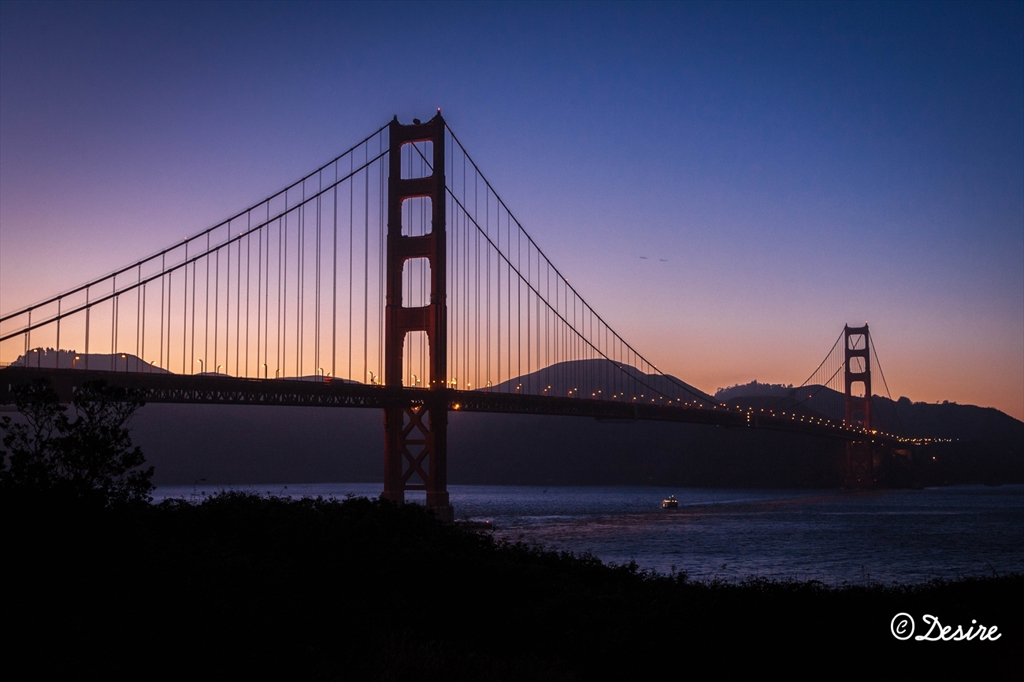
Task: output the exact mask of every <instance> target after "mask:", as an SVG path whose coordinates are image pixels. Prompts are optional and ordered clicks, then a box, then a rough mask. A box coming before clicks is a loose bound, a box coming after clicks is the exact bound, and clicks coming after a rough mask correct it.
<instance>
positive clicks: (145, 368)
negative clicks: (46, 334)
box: [11, 348, 170, 374]
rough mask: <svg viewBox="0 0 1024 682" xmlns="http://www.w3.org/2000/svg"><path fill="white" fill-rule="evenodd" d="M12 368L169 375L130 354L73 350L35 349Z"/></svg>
mask: <svg viewBox="0 0 1024 682" xmlns="http://www.w3.org/2000/svg"><path fill="white" fill-rule="evenodd" d="M11 366H12V367H48V368H53V369H58V368H59V369H99V370H105V371H108V372H146V373H153V374H170V372H168V371H167V370H165V369H161V368H160V367H157V366H156V365H151V364H150V363H148V362H144V361H143V360H140V359H139V358H138V357H136V356H134V355H132V354H131V353H114V354H113V355H111V354H109V353H107V354H103V353H77V352H75V351H73V350H55V349H53V348H35V349H33V350H30V351H29V352H28V353H26V354H25V355H20V356H18V359H17V360H15V361H14V362H12V363H11Z"/></svg>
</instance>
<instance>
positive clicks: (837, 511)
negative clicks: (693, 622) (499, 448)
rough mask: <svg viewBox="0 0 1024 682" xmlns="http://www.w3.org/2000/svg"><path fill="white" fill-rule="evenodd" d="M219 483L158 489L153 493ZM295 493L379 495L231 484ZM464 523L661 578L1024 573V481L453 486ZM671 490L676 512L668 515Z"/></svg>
mask: <svg viewBox="0 0 1024 682" xmlns="http://www.w3.org/2000/svg"><path fill="white" fill-rule="evenodd" d="M222 489H225V488H214V487H208V488H199V489H196V488H193V487H192V486H177V487H174V486H166V487H161V488H158V489H157V491H156V493H155V495H154V498H155V499H156V500H157V501H159V500H160V499H163V498H166V497H183V498H185V499H189V498H193V499H201V498H202V496H203V494H204V493H205V494H212V493H213V492H216V491H217V490H222ZM226 489H229V490H246V491H250V492H255V493H260V494H274V495H288V496H291V497H304V496H310V497H316V496H324V497H332V496H333V497H336V498H339V499H341V498H344V497H345V496H346V495H355V496H363V497H375V496H377V495H379V494H380V491H381V484H379V483H374V484H361V483H352V484H345V483H333V484H302V485H289V486H283V485H276V486H267V485H261V486H227V487H226ZM449 491H450V494H451V499H452V504H453V506H454V507H455V513H456V516H457V518H459V519H470V520H490V521H492V522H493V523H494V524H495V526H496V530H495V532H494V536H495V537H496V538H503V539H508V540H513V541H514V540H522V541H525V542H528V543H534V544H538V545H540V546H542V547H544V548H547V549H554V550H560V551H561V550H565V551H571V552H575V553H584V552H589V553H591V554H593V555H594V556H596V557H598V558H599V559H601V560H602V561H604V562H611V563H616V564H622V563H626V562H629V561H636V563H637V564H638V565H639V566H640V567H641V568H643V569H650V570H655V571H658V572H660V573H670V572H672V571H679V572H685V573H686V574H688V575H689V576H690V577H691V578H701V579H706V578H716V577H717V578H723V579H727V580H742V579H744V578H750V577H757V576H764V577H770V578H777V579H796V580H820V581H822V582H825V583H827V584H841V583H844V582H848V583H867V582H886V583H888V582H893V581H895V582H899V583H920V582H926V581H928V580H932V579H936V578H943V579H955V578H958V577H962V576H983V575H993V574H1005V573H1010V572H1024V485H1006V486H1000V487H986V486H953V487H946V488H929V489H925V490H877V491H840V490H815V491H807V490H718V489H710V490H709V489H675V490H666V489H662V488H651V487H644V486H635V487H631V486H614V487H549V488H542V487H535V486H450V488H449ZM669 493H673V494H675V496H676V497H677V498H678V499H679V508H678V509H677V510H662V509H661V504H660V503H661V499H662V498H663V497H665V496H667V495H668V494H669Z"/></svg>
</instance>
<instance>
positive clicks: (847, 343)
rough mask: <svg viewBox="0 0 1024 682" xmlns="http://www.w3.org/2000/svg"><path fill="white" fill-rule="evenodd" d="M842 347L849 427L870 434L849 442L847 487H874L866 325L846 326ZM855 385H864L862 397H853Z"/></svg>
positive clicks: (869, 350) (868, 346)
mask: <svg viewBox="0 0 1024 682" xmlns="http://www.w3.org/2000/svg"><path fill="white" fill-rule="evenodd" d="M862 342H863V343H862ZM843 347H844V349H845V360H844V364H843V375H844V378H845V382H844V383H845V386H846V391H845V393H846V400H845V404H846V426H847V427H848V428H863V429H864V430H865V431H866V432H868V433H866V434H865V438H864V440H860V441H847V443H846V485H848V486H855V487H862V486H871V485H873V484H874V482H875V448H874V443H873V440H872V438H871V434H870V431H871V337H870V336H869V332H868V325H867V323H866V322H865V323H864V326H863V327H851V326H850V325H846V327H845V329H844V332H843ZM856 384H861V385H862V386H863V391H864V392H863V396H860V395H854V392H853V388H854V386H855V385H856Z"/></svg>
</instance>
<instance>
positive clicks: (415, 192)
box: [383, 111, 454, 521]
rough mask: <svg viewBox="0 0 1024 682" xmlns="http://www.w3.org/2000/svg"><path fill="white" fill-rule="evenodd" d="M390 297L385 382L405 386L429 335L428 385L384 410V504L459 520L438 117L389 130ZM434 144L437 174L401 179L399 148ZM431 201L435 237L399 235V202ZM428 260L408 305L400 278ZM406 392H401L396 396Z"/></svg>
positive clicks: (395, 123) (441, 122)
mask: <svg viewBox="0 0 1024 682" xmlns="http://www.w3.org/2000/svg"><path fill="white" fill-rule="evenodd" d="M388 136H389V139H390V150H389V159H388V161H389V168H388V234H387V271H386V280H387V285H386V287H387V298H386V304H385V321H384V383H385V385H386V386H388V387H390V388H394V389H401V387H402V365H403V359H404V354H405V339H406V336H407V335H408V334H409V333H410V332H418V331H422V332H426V335H427V344H428V348H429V368H430V385H429V386H428V390H426V391H424V392H423V393H424V395H423V398H422V399H419V398H415V399H412V400H406V399H405V398H403V399H402V400H401V401H399V404H398V405H394V406H389V407H387V408H385V409H384V493H383V497H384V499H388V500H392V501H394V502H397V503H399V504H401V503H404V502H405V491H407V490H425V491H426V493H427V500H426V501H427V507H428V508H430V509H432V510H434V512H435V514H437V515H438V516H439V517H440V518H442V519H445V520H448V521H451V520H453V518H454V514H453V511H452V506H451V504H450V502H449V500H448V471H447V454H448V453H447V445H448V442H447V441H448V405H447V400H446V397H445V392H446V380H447V377H448V366H447V364H448V339H447V334H448V299H447V291H446V283H447V269H446V263H445V253H446V251H445V245H446V239H445V224H446V215H445V176H444V168H445V165H444V151H445V144H444V142H445V123H444V119H443V118H441V112H440V111H439V112H438V113H437V115H436V116H434V118H433V119H431V120H430V121H427V122H426V123H419V122H418V121H417V122H416V123H414V124H412V125H402V124H400V123H399V122H398V117H397V116H396V117H395V118H394V119H393V120H392V121H391V124H390V126H389V128H388ZM415 142H431V143H432V147H433V158H432V159H431V160H430V163H431V166H432V170H433V172H432V173H431V174H430V175H427V176H425V177H421V178H403V177H402V146H403V145H406V144H412V143H415ZM416 197H426V198H428V199H429V200H430V205H431V229H430V232H429V233H427V234H424V235H420V236H409V235H405V234H402V232H403V225H402V204H403V202H404V201H405V200H407V199H413V198H416ZM414 258H424V259H426V261H427V263H428V265H429V267H430V303H429V304H428V305H425V306H419V307H406V306H405V305H403V301H402V273H403V270H404V268H405V264H406V262H407V261H408V260H410V259H414ZM398 393H401V394H402V395H405V393H403V392H401V391H396V394H398Z"/></svg>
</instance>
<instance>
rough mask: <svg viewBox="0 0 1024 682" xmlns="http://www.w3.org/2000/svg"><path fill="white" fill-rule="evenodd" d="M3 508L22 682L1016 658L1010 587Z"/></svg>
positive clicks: (318, 513)
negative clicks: (691, 574)
mask: <svg viewBox="0 0 1024 682" xmlns="http://www.w3.org/2000/svg"><path fill="white" fill-rule="evenodd" d="M0 511H2V513H3V517H2V518H3V520H4V527H5V530H7V531H8V532H7V539H8V543H7V548H8V552H6V555H5V572H6V580H5V584H6V586H7V588H8V593H9V596H10V595H14V594H17V595H18V597H19V598H18V599H8V600H7V601H6V604H7V606H8V608H6V609H5V611H4V616H3V617H4V619H5V622H6V624H7V625H8V626H9V628H8V629H9V630H10V631H12V632H14V633H15V637H14V638H13V639H10V640H7V642H6V643H7V644H8V645H9V647H8V649H7V650H8V651H9V652H12V653H13V655H14V657H15V659H18V658H22V659H24V660H25V661H29V662H30V664H31V665H32V669H33V670H34V671H38V672H47V671H56V672H72V671H73V672H76V673H78V672H80V671H85V670H93V671H98V672H100V673H103V674H104V675H106V676H107V677H114V678H132V679H148V678H169V677H180V676H188V677H197V676H198V677H213V676H218V677H221V676H223V677H230V678H232V679H234V678H238V677H242V676H252V677H256V678H259V679H263V678H267V677H271V676H280V677H283V678H286V679H354V680H362V679H380V680H392V679H394V680H398V679H418V680H485V679H486V680H519V679H524V680H574V679H575V680H584V679H610V678H612V679H614V678H619V679H650V678H653V677H656V676H664V675H676V674H681V673H684V672H687V671H691V672H692V671H693V670H694V669H695V666H696V665H697V664H698V663H701V664H702V667H704V669H705V670H711V669H713V670H715V671H718V672H721V673H727V672H729V671H732V670H735V669H736V668H737V667H753V668H758V669H767V668H774V667H776V666H778V665H782V664H783V663H784V665H785V666H786V670H788V671H791V672H792V671H798V670H800V669H806V670H807V671H808V673H810V672H812V671H814V670H816V669H820V666H821V665H822V663H821V662H822V661H830V663H829V665H830V666H834V665H837V664H838V663H839V662H840V661H842V662H843V663H842V667H843V669H844V670H845V669H854V670H855V669H864V670H875V671H878V670H879V666H880V665H881V663H880V660H881V659H879V656H880V655H883V654H884V655H885V656H888V657H889V658H888V659H885V660H890V661H891V660H897V661H900V662H902V663H907V664H910V665H913V666H914V669H915V670H918V671H920V670H923V669H925V668H927V667H929V666H936V665H939V666H942V667H943V669H945V670H948V666H949V665H951V664H959V663H964V662H968V663H970V664H971V665H972V666H974V668H973V669H974V670H975V672H978V671H982V670H984V669H992V668H995V669H996V670H997V671H1001V670H1003V669H1004V668H1003V666H1008V665H1010V663H1011V662H1014V663H1015V661H1014V658H1013V657H1014V656H1015V655H1016V653H1017V652H1019V651H1020V645H1021V627H1020V623H1019V619H1020V615H1019V613H1020V606H1021V604H1022V600H1021V596H1022V592H1024V587H1022V585H1024V578H1022V577H1021V576H1009V577H1002V578H990V579H984V580H974V579H971V580H963V581H958V582H955V583H933V584H929V585H924V586H917V587H900V586H889V587H886V586H879V585H874V586H852V587H844V588H839V589H835V588H828V587H825V586H823V585H821V584H819V583H813V582H811V583H792V582H775V581H768V580H752V581H748V582H746V583H742V584H738V585H737V584H727V583H721V582H711V583H701V582H698V583H694V582H688V581H686V580H685V577H682V576H673V577H666V576H658V575H651V574H647V573H644V572H642V571H638V570H637V568H636V566H624V567H608V566H604V565H602V564H601V563H600V562H599V561H597V560H596V559H594V558H592V557H587V556H583V557H580V556H574V555H569V554H559V553H554V552H547V551H543V550H541V549H538V548H534V547H529V546H526V545H522V544H502V543H496V542H494V541H492V540H491V539H490V537H488V536H484V535H478V534H475V533H469V532H465V531H462V530H460V529H458V528H457V527H453V526H449V525H444V524H441V523H439V522H437V521H435V520H434V519H433V517H432V516H430V515H429V514H428V513H427V512H425V511H424V510H423V509H422V508H419V507H416V506H413V505H407V506H405V507H397V506H394V505H391V504H389V503H385V502H381V501H377V500H366V499H351V500H346V501H344V502H337V501H325V500H301V501H288V500H285V499H275V498H260V497H256V496H249V495H242V494H224V495H219V496H216V497H213V498H211V499H208V500H206V501H204V502H203V503H202V504H197V505H192V504H188V503H185V502H180V501H179V502H174V501H172V502H164V503H163V504H161V505H159V506H153V507H144V508H97V507H89V508H87V509H84V510H78V511H75V510H72V509H69V508H59V506H55V507H49V508H45V509H40V508H39V507H34V508H31V509H30V508H28V507H25V506H24V505H20V504H15V503H5V504H4V505H3V508H2V510H0ZM901 611H905V612H909V613H912V614H914V615H915V616H918V617H919V616H920V614H924V613H930V614H940V616H941V617H942V619H943V622H948V623H950V624H954V625H955V624H960V623H966V624H969V623H970V621H971V619H977V620H979V621H981V622H984V623H985V624H996V625H998V626H999V628H1000V630H1001V631H1002V632H1003V633H1004V634H1003V637H1002V638H1001V639H1000V640H999V641H996V642H978V641H974V642H959V643H957V642H937V643H928V642H913V641H911V642H897V641H896V640H895V639H894V638H893V637H892V635H891V634H890V631H889V626H890V621H891V619H892V617H893V616H894V615H895V614H896V613H898V612H901ZM858 652H860V653H858ZM812 654H813V656H812ZM862 654H863V655H862ZM893 657H895V658H893ZM16 662H17V661H12V662H11V665H12V666H14V668H13V669H17V666H15V663H16ZM708 665H711V666H712V667H711V668H707V666H708ZM887 665H888V664H887Z"/></svg>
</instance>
